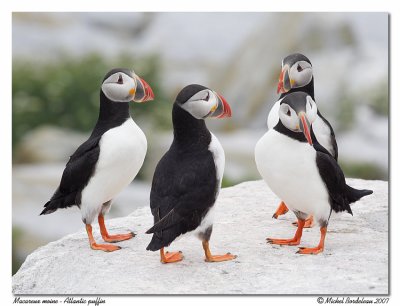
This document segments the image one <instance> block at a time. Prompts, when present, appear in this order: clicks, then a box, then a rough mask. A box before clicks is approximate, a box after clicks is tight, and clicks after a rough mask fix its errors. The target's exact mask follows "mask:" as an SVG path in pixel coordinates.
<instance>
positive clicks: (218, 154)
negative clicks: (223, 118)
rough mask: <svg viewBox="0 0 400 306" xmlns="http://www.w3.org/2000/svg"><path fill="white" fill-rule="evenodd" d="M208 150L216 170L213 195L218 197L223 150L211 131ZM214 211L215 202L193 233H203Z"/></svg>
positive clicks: (211, 219) (223, 166)
mask: <svg viewBox="0 0 400 306" xmlns="http://www.w3.org/2000/svg"><path fill="white" fill-rule="evenodd" d="M208 150H209V151H210V152H211V153H212V154H213V157H214V163H215V169H216V172H217V181H218V190H217V193H216V195H215V199H217V198H218V194H219V191H220V189H221V183H222V177H223V175H224V168H225V152H224V149H223V148H222V145H221V143H220V142H219V140H218V139H217V137H215V135H214V134H213V133H211V142H210V144H209V146H208ZM214 213H215V203H214V205H213V206H212V207H211V208H210V210H209V211H208V212H207V214H206V215H205V216H204V219H203V220H202V222H201V224H200V225H199V227H198V228H197V229H195V230H194V231H193V234H194V235H196V236H198V235H199V234H201V233H204V232H205V231H206V230H207V228H209V227H210V226H211V225H212V224H213V222H214Z"/></svg>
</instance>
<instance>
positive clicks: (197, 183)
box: [146, 150, 218, 251]
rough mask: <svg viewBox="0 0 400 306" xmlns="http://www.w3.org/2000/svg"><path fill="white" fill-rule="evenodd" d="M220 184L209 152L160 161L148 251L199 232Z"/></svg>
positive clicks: (169, 154) (172, 155) (152, 197)
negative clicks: (199, 227)
mask: <svg viewBox="0 0 400 306" xmlns="http://www.w3.org/2000/svg"><path fill="white" fill-rule="evenodd" d="M217 188H218V182H217V179H216V169H215V164H214V160H213V156H212V153H211V152H210V151H208V150H202V151H196V152H191V153H190V154H183V155H181V154H176V152H175V153H172V152H171V151H169V152H167V154H166V155H165V156H164V157H163V158H162V159H161V160H160V162H159V164H158V165H157V168H156V171H155V173H154V177H153V184H152V188H151V194H150V208H151V212H152V214H153V216H154V226H153V227H152V228H150V229H149V230H148V231H147V232H146V233H148V234H150V233H154V235H153V238H152V241H151V242H150V244H149V246H148V247H147V249H148V250H152V251H155V250H158V249H160V248H161V247H164V246H167V245H169V244H170V243H171V242H172V241H173V240H174V239H175V238H176V237H178V236H179V235H181V234H184V233H186V232H188V231H192V230H194V229H196V228H197V227H198V226H199V225H200V223H201V221H202V219H203V217H204V216H205V214H206V213H207V211H208V210H209V209H210V208H211V207H212V205H213V204H214V202H215V199H216V192H217Z"/></svg>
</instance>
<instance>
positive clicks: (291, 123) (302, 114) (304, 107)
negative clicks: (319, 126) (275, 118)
mask: <svg viewBox="0 0 400 306" xmlns="http://www.w3.org/2000/svg"><path fill="white" fill-rule="evenodd" d="M317 111H318V109H317V104H316V103H315V102H314V100H313V99H312V98H311V97H310V96H309V95H308V94H306V93H305V92H302V91H298V92H293V93H290V94H288V95H287V96H285V97H284V98H283V99H282V100H281V102H280V108H279V119H280V120H281V122H282V124H283V125H284V126H285V127H286V128H288V129H289V130H291V131H293V132H296V133H300V132H303V133H304V136H305V137H306V139H307V141H308V143H309V144H310V145H312V139H311V135H310V127H311V124H312V123H313V122H314V121H315V119H316V118H317Z"/></svg>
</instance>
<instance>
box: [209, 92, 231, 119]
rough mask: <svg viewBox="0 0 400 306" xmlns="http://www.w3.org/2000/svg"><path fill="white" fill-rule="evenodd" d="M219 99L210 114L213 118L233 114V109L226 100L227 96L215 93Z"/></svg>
mask: <svg viewBox="0 0 400 306" xmlns="http://www.w3.org/2000/svg"><path fill="white" fill-rule="evenodd" d="M215 94H216V96H217V98H218V101H217V104H216V106H215V109H214V110H213V111H212V113H211V114H209V116H210V117H211V118H226V117H231V116H232V110H231V107H230V105H229V104H228V102H226V100H225V98H224V97H223V96H221V95H220V94H218V93H215Z"/></svg>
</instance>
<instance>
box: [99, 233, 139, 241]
mask: <svg viewBox="0 0 400 306" xmlns="http://www.w3.org/2000/svg"><path fill="white" fill-rule="evenodd" d="M133 237H135V234H134V233H132V232H130V233H128V234H119V235H107V236H104V237H103V239H104V241H105V242H111V243H113V242H120V241H124V240H129V239H131V238H133Z"/></svg>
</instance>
